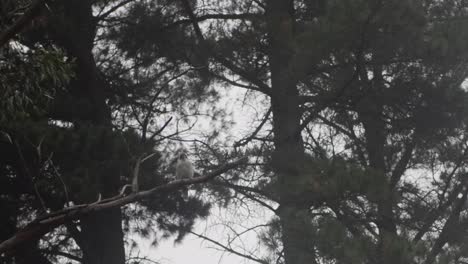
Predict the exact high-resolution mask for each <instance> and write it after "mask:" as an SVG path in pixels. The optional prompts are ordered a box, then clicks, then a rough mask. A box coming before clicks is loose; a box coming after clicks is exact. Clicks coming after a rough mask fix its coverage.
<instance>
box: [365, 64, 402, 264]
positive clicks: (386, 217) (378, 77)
mask: <svg viewBox="0 0 468 264" xmlns="http://www.w3.org/2000/svg"><path fill="white" fill-rule="evenodd" d="M373 73H374V78H373V80H372V84H371V85H370V87H369V90H368V93H367V97H366V100H364V101H363V102H361V107H360V109H358V112H359V116H360V119H361V122H362V124H363V127H364V133H365V138H366V150H367V154H368V158H369V165H370V167H371V168H372V169H373V170H374V172H375V177H380V178H381V180H380V181H378V182H379V183H380V184H381V185H382V186H381V188H382V192H381V193H380V196H379V197H377V200H376V201H375V202H376V203H377V214H378V221H377V226H378V228H379V242H378V250H377V256H376V260H377V261H378V262H379V263H383V264H386V263H388V264H390V263H404V262H403V261H404V256H402V255H401V254H400V253H401V252H397V251H395V250H396V248H397V247H395V246H396V243H398V242H397V241H396V238H397V228H396V224H395V221H394V213H393V203H394V194H393V190H392V188H391V184H390V179H389V177H390V175H388V173H389V171H388V169H387V168H386V164H385V145H386V140H387V135H386V131H385V130H386V128H385V122H384V120H383V107H384V106H383V102H382V96H383V95H382V94H383V91H384V87H383V76H382V68H381V67H380V66H375V68H374V70H373Z"/></svg>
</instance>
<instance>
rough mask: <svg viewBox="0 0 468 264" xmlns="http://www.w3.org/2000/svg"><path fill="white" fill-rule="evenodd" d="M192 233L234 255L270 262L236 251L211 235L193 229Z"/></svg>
mask: <svg viewBox="0 0 468 264" xmlns="http://www.w3.org/2000/svg"><path fill="white" fill-rule="evenodd" d="M190 234H192V235H194V236H197V237H199V238H201V239H204V240H206V241H209V242H211V243H213V244H215V245H217V246H218V247H220V248H222V249H224V250H226V251H227V252H229V253H232V254H234V255H237V256H239V257H243V258H245V259H248V260H252V261H255V262H257V263H260V264H269V263H268V262H267V261H265V260H263V259H258V258H255V257H253V256H251V255H247V254H244V253H241V252H239V251H236V250H234V249H232V248H231V247H229V246H225V245H223V244H221V243H219V242H218V241H215V240H213V239H211V238H209V237H206V236H204V235H201V234H197V233H195V232H192V231H190Z"/></svg>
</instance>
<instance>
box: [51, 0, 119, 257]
mask: <svg viewBox="0 0 468 264" xmlns="http://www.w3.org/2000/svg"><path fill="white" fill-rule="evenodd" d="M93 2H94V1H92V0H67V1H64V2H62V3H59V5H60V6H58V7H57V12H61V13H60V14H59V15H55V16H54V17H53V18H52V19H53V21H52V22H51V23H50V24H51V32H50V33H51V36H52V37H53V38H54V40H55V41H56V42H57V43H58V44H59V45H61V46H63V47H64V49H65V50H66V52H67V53H68V54H70V55H71V57H73V58H75V59H76V62H75V63H76V71H75V74H76V76H75V78H74V80H73V81H72V83H71V89H70V93H71V94H72V97H71V98H69V99H70V100H69V101H68V102H69V103H70V105H65V106H56V109H54V110H56V111H57V112H56V113H54V114H55V115H56V116H57V117H61V118H63V119H65V120H70V121H73V122H74V123H75V124H76V125H77V126H80V125H82V124H83V125H89V124H91V126H90V127H91V128H93V127H94V128H96V129H102V128H104V130H109V131H111V130H112V120H111V114H110V110H109V108H108V106H107V104H106V101H105V90H106V89H107V87H108V83H106V81H105V80H103V78H101V76H100V73H99V69H98V68H97V66H96V62H95V60H94V57H93V53H92V50H93V47H94V38H95V34H96V20H95V19H94V17H93V15H92V3H93ZM57 101H61V100H57ZM95 177H98V180H99V182H100V184H99V187H98V189H97V190H95V192H96V197H97V194H98V193H100V194H102V196H103V197H110V196H113V195H115V194H117V193H118V189H119V187H120V186H119V185H120V174H119V173H118V169H116V168H108V169H107V170H106V171H105V172H104V173H102V174H100V175H95ZM88 202H89V201H88ZM80 228H81V235H80V238H81V241H80V246H81V247H82V251H83V259H84V264H108V263H109V264H110V263H112V264H125V247H124V241H123V231H122V213H121V210H120V208H116V209H110V210H107V211H105V212H99V213H96V214H92V215H89V216H87V217H84V218H82V219H80Z"/></svg>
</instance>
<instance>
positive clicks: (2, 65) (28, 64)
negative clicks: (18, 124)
mask: <svg viewBox="0 0 468 264" xmlns="http://www.w3.org/2000/svg"><path fill="white" fill-rule="evenodd" d="M25 49H26V48H25ZM0 56H1V57H0V58H1V59H0V88H1V93H0V96H1V97H2V98H5V100H2V101H1V102H0V108H1V109H2V112H1V114H0V123H5V122H8V121H12V120H17V121H18V120H24V119H27V118H31V117H37V116H39V115H41V114H42V115H43V114H44V113H45V110H46V108H47V106H48V105H49V104H50V102H51V101H52V100H53V99H54V97H55V94H56V91H57V90H59V89H64V88H65V86H66V85H67V84H68V82H69V81H70V79H71V78H72V77H73V71H72V67H73V65H72V64H71V63H70V62H65V59H64V57H65V56H64V54H63V52H62V51H60V50H57V49H55V50H46V49H37V50H29V51H25V52H21V51H19V50H7V51H4V52H3V53H2V54H1V55H0Z"/></svg>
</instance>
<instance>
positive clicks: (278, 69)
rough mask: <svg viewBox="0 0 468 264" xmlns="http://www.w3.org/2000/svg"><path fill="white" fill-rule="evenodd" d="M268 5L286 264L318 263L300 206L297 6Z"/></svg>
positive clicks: (282, 1)
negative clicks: (295, 61)
mask: <svg viewBox="0 0 468 264" xmlns="http://www.w3.org/2000/svg"><path fill="white" fill-rule="evenodd" d="M266 4H267V9H266V15H267V23H268V34H269V42H270V54H269V57H270V70H271V86H272V96H271V105H272V113H273V132H274V135H275V141H274V143H275V152H274V154H273V164H274V165H273V166H274V169H275V172H276V174H277V177H278V191H279V195H280V209H279V210H278V216H279V217H280V220H281V227H282V242H283V250H284V258H285V263H287V264H305V263H316V260H315V254H314V247H313V243H311V241H312V238H311V237H308V236H307V234H305V233H304V221H306V219H307V218H306V216H307V215H308V208H307V205H304V204H299V202H298V199H297V187H298V183H299V177H300V171H299V168H300V167H302V166H301V163H302V162H303V159H304V146H303V141H302V137H301V133H300V131H299V126H300V119H301V110H300V109H299V91H298V89H297V87H296V80H295V77H294V73H293V72H292V71H291V64H292V60H293V55H294V50H293V47H292V45H293V43H294V42H293V38H294V36H293V32H294V3H293V1H286V0H269V1H267V2H266ZM309 220H310V219H309Z"/></svg>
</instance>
